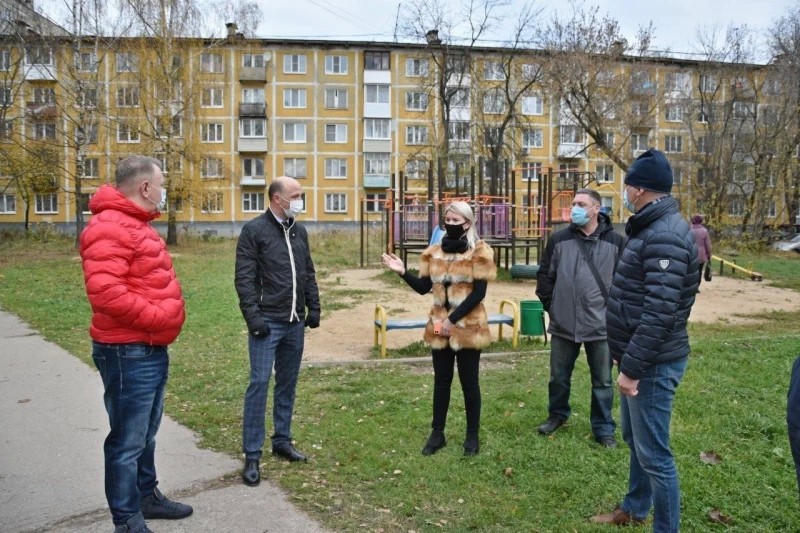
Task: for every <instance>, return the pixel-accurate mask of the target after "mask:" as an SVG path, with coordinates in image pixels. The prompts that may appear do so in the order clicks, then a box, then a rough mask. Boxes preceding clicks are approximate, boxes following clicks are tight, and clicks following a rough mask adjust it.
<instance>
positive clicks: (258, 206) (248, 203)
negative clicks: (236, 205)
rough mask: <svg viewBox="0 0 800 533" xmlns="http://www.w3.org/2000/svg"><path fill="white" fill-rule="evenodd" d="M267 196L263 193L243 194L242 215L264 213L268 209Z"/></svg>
mask: <svg viewBox="0 0 800 533" xmlns="http://www.w3.org/2000/svg"><path fill="white" fill-rule="evenodd" d="M266 196H267V195H266V194H265V193H263V192H243V193H242V213H262V212H263V211H264V210H265V209H266V204H265V203H264V202H265V200H266Z"/></svg>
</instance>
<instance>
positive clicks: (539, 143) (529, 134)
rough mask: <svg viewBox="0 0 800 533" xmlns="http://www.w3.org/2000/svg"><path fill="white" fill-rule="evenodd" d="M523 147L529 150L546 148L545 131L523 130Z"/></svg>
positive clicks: (536, 129)
mask: <svg viewBox="0 0 800 533" xmlns="http://www.w3.org/2000/svg"><path fill="white" fill-rule="evenodd" d="M522 147H523V148H527V149H529V150H530V149H532V148H543V147H544V130H543V129H542V128H526V129H524V130H522Z"/></svg>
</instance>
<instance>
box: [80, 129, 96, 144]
mask: <svg viewBox="0 0 800 533" xmlns="http://www.w3.org/2000/svg"><path fill="white" fill-rule="evenodd" d="M97 132H98V128H97V124H84V125H83V126H76V127H75V141H76V142H77V143H78V144H96V143H97Z"/></svg>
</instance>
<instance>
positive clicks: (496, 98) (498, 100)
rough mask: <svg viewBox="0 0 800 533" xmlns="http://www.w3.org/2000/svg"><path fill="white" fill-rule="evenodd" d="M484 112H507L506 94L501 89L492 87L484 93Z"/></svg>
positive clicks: (495, 113)
mask: <svg viewBox="0 0 800 533" xmlns="http://www.w3.org/2000/svg"><path fill="white" fill-rule="evenodd" d="M483 112H484V114H487V115H501V114H503V113H505V112H506V100H505V94H503V92H502V91H500V90H499V89H492V90H489V91H487V92H486V93H485V94H484V95H483Z"/></svg>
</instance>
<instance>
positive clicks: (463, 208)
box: [444, 202, 478, 249]
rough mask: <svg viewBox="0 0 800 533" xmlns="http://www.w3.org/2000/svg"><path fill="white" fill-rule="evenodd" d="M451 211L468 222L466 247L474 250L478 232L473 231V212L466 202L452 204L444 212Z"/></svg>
mask: <svg viewBox="0 0 800 533" xmlns="http://www.w3.org/2000/svg"><path fill="white" fill-rule="evenodd" d="M448 211H452V212H453V213H455V214H457V215H460V216H462V217H463V218H465V219H466V220H467V222H469V228H468V229H467V245H468V246H469V248H470V249H473V248H475V243H477V242H478V232H477V230H476V229H475V212H474V211H473V210H472V207H470V205H469V204H468V203H467V202H453V203H451V204H448V206H447V207H446V208H445V210H444V212H445V213H447V212H448Z"/></svg>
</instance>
